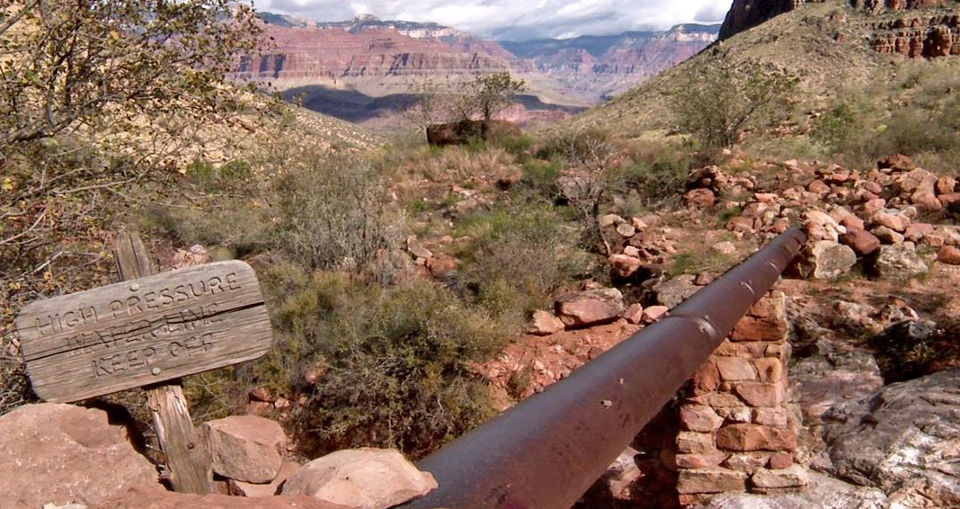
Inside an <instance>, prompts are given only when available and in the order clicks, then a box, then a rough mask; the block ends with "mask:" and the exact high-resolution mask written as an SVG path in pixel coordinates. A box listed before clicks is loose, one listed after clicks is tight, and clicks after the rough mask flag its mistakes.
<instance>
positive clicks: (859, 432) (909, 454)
mask: <svg viewBox="0 0 960 509" xmlns="http://www.w3.org/2000/svg"><path fill="white" fill-rule="evenodd" d="M958 408H960V369H951V370H947V371H943V372H940V373H936V374H933V375H929V376H927V377H924V378H919V379H915V380H911V381H908V382H903V383H897V384H892V385H888V386H886V387H884V388H883V389H881V390H880V391H878V392H876V393H875V394H873V395H872V396H870V397H867V398H864V399H860V400H856V401H850V402H847V403H845V404H841V405H839V406H837V407H836V408H834V409H833V410H832V411H831V412H829V413H828V414H827V415H826V416H825V418H826V420H827V422H826V424H825V426H824V439H825V440H826V443H827V444H828V449H827V450H828V452H829V456H830V460H831V462H832V465H830V466H829V468H828V470H829V471H830V473H832V474H833V475H836V476H838V477H840V478H842V479H846V480H848V481H850V482H853V483H855V484H858V485H861V486H871V487H877V488H880V489H882V490H883V491H884V492H886V494H887V495H888V496H889V497H890V500H891V502H895V503H897V504H899V505H898V506H900V507H957V506H958V505H960V411H958V410H957V409H958Z"/></svg>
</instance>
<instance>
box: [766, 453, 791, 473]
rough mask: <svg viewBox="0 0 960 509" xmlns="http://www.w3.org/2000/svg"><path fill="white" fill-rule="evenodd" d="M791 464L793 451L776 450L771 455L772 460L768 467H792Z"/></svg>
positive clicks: (778, 468) (780, 468)
mask: <svg viewBox="0 0 960 509" xmlns="http://www.w3.org/2000/svg"><path fill="white" fill-rule="evenodd" d="M791 465H793V453H789V452H775V453H773V454H772V455H771V456H770V462H769V463H768V464H767V467H768V468H770V469H772V470H782V469H784V468H790V466H791Z"/></svg>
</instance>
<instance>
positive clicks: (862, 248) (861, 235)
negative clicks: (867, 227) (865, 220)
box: [840, 229, 880, 256]
mask: <svg viewBox="0 0 960 509" xmlns="http://www.w3.org/2000/svg"><path fill="white" fill-rule="evenodd" d="M840 242H843V243H844V244H846V245H848V246H850V247H851V248H853V250H854V251H855V252H856V253H857V254H858V255H861V256H863V255H868V254H870V253H872V252H874V251H876V250H877V248H879V247H880V239H878V238H877V237H876V236H875V235H874V234H872V233H870V232H868V231H864V230H855V229H850V230H847V233H844V234H843V235H841V236H840Z"/></svg>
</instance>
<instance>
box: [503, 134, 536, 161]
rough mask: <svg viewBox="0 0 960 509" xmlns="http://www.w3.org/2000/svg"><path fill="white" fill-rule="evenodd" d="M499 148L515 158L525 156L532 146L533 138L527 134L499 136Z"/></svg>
mask: <svg viewBox="0 0 960 509" xmlns="http://www.w3.org/2000/svg"><path fill="white" fill-rule="evenodd" d="M497 141H498V142H499V143H500V147H501V148H503V149H504V150H506V151H507V152H510V153H511V154H513V155H515V156H520V155H523V154H526V153H527V151H529V150H530V147H532V146H533V138H532V137H530V135H528V134H523V133H521V134H514V135H511V134H504V135H502V136H500V138H499V140H497Z"/></svg>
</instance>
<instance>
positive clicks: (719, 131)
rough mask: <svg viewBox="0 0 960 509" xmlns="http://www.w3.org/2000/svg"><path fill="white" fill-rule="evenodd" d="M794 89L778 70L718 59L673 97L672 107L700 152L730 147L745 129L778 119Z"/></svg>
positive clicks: (792, 80) (784, 74)
mask: <svg viewBox="0 0 960 509" xmlns="http://www.w3.org/2000/svg"><path fill="white" fill-rule="evenodd" d="M796 84H797V79H796V78H793V77H790V76H788V75H786V73H784V72H782V71H780V70H778V69H768V68H766V67H765V66H763V65H761V64H759V63H756V62H746V63H743V64H730V63H728V62H726V61H724V60H723V59H722V58H718V59H716V60H715V61H714V62H713V63H712V65H709V66H707V67H706V68H704V69H703V71H702V72H701V73H700V74H699V75H697V76H695V77H693V79H691V80H690V82H689V83H688V85H687V86H686V87H684V88H683V89H682V90H680V91H678V92H677V93H675V94H673V96H672V97H671V102H672V106H673V111H674V114H675V116H676V121H677V124H678V126H679V127H680V129H681V130H682V131H684V132H687V133H690V134H692V135H693V136H694V138H695V139H696V140H697V141H698V142H699V143H700V145H701V146H702V147H703V148H718V147H729V146H731V145H733V144H734V143H736V142H737V140H738V139H739V136H740V133H741V132H743V131H744V130H745V129H747V128H749V127H754V126H761V127H762V126H765V125H769V124H770V123H771V122H772V120H773V119H774V118H775V117H776V116H777V115H776V114H777V113H782V112H783V108H784V104H785V99H786V97H787V95H788V94H789V93H790V91H791V90H793V88H794V87H795V86H796Z"/></svg>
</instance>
